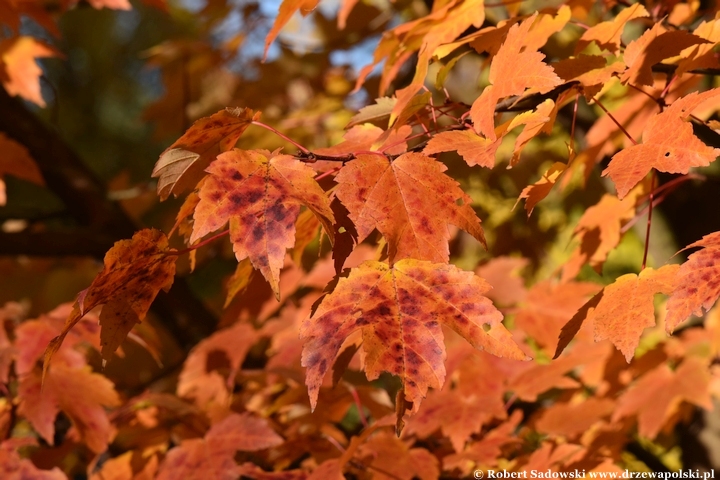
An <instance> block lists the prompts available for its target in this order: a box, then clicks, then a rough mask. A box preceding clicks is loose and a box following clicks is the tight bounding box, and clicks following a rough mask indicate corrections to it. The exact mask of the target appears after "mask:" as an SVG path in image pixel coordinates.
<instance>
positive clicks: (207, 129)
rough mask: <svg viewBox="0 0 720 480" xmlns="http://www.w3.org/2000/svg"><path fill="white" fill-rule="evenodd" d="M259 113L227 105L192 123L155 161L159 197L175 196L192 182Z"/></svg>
mask: <svg viewBox="0 0 720 480" xmlns="http://www.w3.org/2000/svg"><path fill="white" fill-rule="evenodd" d="M259 116H260V113H259V112H258V113H255V112H253V111H252V110H250V109H249V108H226V109H225V110H220V111H219V112H217V113H215V114H213V115H211V116H209V117H204V118H201V119H200V120H198V121H196V122H195V123H193V124H192V126H191V127H190V128H189V129H188V130H187V132H185V133H184V134H183V136H182V137H180V138H178V139H177V140H176V141H175V142H174V143H173V144H172V145H170V146H169V147H168V148H167V149H166V150H165V151H164V152H163V153H162V155H160V158H159V159H158V161H157V163H156V164H155V168H154V169H153V172H152V176H153V177H155V178H157V179H158V186H157V189H158V195H160V198H161V199H163V200H165V199H166V198H168V197H169V196H170V194H171V193H172V194H174V195H175V196H177V195H178V194H179V193H181V192H183V191H185V190H189V189H190V188H192V187H193V186H195V184H197V183H198V181H199V180H200V178H202V176H203V170H205V168H206V167H207V166H208V165H209V164H210V162H212V161H213V159H215V157H216V156H218V155H219V154H220V153H222V152H225V151H227V150H230V149H231V148H233V147H234V146H235V143H237V141H238V139H239V138H240V136H241V135H242V134H243V132H244V131H245V129H246V128H247V127H248V126H249V125H250V123H251V122H253V121H255V120H257V119H258V117H259Z"/></svg>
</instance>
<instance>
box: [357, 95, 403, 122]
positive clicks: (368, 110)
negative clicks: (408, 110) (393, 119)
mask: <svg viewBox="0 0 720 480" xmlns="http://www.w3.org/2000/svg"><path fill="white" fill-rule="evenodd" d="M396 102H397V99H396V98H395V97H380V98H376V99H375V103H373V104H371V105H366V106H364V107H362V108H361V109H360V110H358V113H356V114H355V115H353V117H352V118H351V119H350V121H349V122H348V124H347V125H345V128H352V127H354V126H356V125H360V124H363V123H367V122H371V123H372V122H379V121H380V120H382V119H385V118H386V117H387V118H390V113H391V112H392V110H393V107H394V106H395V103H396Z"/></svg>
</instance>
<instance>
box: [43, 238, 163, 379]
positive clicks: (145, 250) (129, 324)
mask: <svg viewBox="0 0 720 480" xmlns="http://www.w3.org/2000/svg"><path fill="white" fill-rule="evenodd" d="M169 253H170V249H169V246H168V239H167V237H166V236H165V234H164V233H162V232H160V231H159V230H154V229H144V230H140V231H139V232H137V233H135V235H133V237H132V239H130V240H120V241H118V242H115V245H114V246H113V247H112V248H111V249H110V250H108V252H107V253H106V254H105V260H104V267H103V270H102V271H101V272H100V273H99V274H98V276H97V277H95V280H93V282H92V284H91V285H90V286H89V287H88V288H87V289H86V290H83V292H81V293H80V295H78V298H77V300H76V301H75V304H74V305H73V310H72V312H71V313H70V315H69V316H68V318H67V320H66V321H65V326H64V327H63V330H62V332H61V333H60V335H59V336H57V337H55V338H54V339H53V340H52V341H51V342H50V343H49V344H48V346H47V350H45V365H44V375H45V374H46V373H47V369H48V368H49V366H50V360H51V358H52V356H53V355H54V354H55V352H57V351H58V349H59V348H60V346H61V345H62V342H63V340H64V339H65V336H66V335H67V334H68V332H69V331H70V329H71V328H73V326H74V325H75V324H77V323H78V322H79V321H80V319H81V318H82V317H83V316H85V314H86V313H87V312H89V311H90V310H92V309H93V308H95V307H97V306H98V305H104V307H103V309H102V311H101V312H100V326H101V329H100V341H101V345H102V350H101V354H102V357H103V360H104V361H107V360H108V359H109V358H110V357H111V356H112V354H113V352H114V351H115V350H116V349H117V348H118V347H119V346H120V344H121V343H122V342H123V340H125V337H127V334H128V333H129V332H130V330H132V328H133V326H135V324H136V323H139V322H140V321H141V320H142V319H143V318H145V315H146V314H147V311H148V309H149V308H150V304H152V302H153V300H155V296H156V295H157V294H158V292H159V291H160V290H161V289H163V290H165V291H168V290H169V289H170V286H172V283H173V278H174V276H175V261H176V260H177V256H175V255H169Z"/></svg>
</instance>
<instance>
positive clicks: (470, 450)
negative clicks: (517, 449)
mask: <svg viewBox="0 0 720 480" xmlns="http://www.w3.org/2000/svg"><path fill="white" fill-rule="evenodd" d="M521 420H522V411H521V410H514V411H513V413H512V415H510V418H509V419H508V420H507V421H505V422H503V423H501V424H500V425H499V426H497V427H495V428H494V429H493V430H491V431H489V432H488V433H486V434H484V435H483V436H482V438H481V439H480V440H478V441H477V442H473V443H471V444H469V445H468V446H466V447H465V450H463V451H462V452H460V453H453V454H450V455H447V456H446V457H445V458H443V469H444V470H453V469H458V470H460V471H461V472H462V474H463V476H464V477H470V476H471V475H472V473H471V472H472V468H473V466H477V465H483V466H495V465H497V464H498V460H501V459H502V458H503V453H504V450H506V448H505V447H507V446H509V445H516V444H518V443H520V441H519V439H518V438H517V437H516V435H515V432H516V431H517V428H518V426H519V425H520V421H521Z"/></svg>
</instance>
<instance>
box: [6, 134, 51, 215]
mask: <svg viewBox="0 0 720 480" xmlns="http://www.w3.org/2000/svg"><path fill="white" fill-rule="evenodd" d="M0 152H2V155H0V206H2V205H5V203H6V201H7V196H6V194H5V182H4V181H3V177H4V176H5V175H12V176H13V177H16V178H22V179H23V180H27V181H28V182H32V183H35V184H37V185H45V182H44V180H43V177H42V174H41V173H40V169H39V168H38V166H37V164H36V163H35V160H33V158H32V157H31V156H30V152H28V150H27V148H25V147H24V146H23V145H21V144H19V143H18V142H16V141H15V140H12V139H10V138H8V137H7V136H6V135H5V134H4V133H2V132H0Z"/></svg>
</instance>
